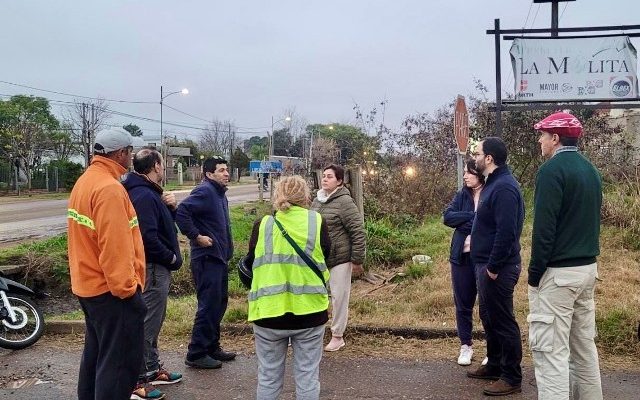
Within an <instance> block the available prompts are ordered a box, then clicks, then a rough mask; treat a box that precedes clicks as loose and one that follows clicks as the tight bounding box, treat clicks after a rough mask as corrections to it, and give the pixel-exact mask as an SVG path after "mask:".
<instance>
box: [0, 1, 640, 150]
mask: <svg viewBox="0 0 640 400" xmlns="http://www.w3.org/2000/svg"><path fill="white" fill-rule="evenodd" d="M565 6H566V8H565ZM560 12H561V13H562V16H561V19H560V26H561V27H568V26H593V25H630V24H636V23H638V22H639V21H638V15H640V1H639V0H608V1H602V0H577V1H572V2H568V3H561V4H560ZM550 15H551V6H550V5H549V4H542V5H538V4H534V5H532V0H483V1H480V0H466V1H462V0H458V1H452V0H385V1H382V0H323V1H316V0H297V1H293V0H272V1H267V0H227V1H195V0H194V1H191V0H183V1H175V0H173V1H163V0H153V1H152V0H146V1H118V0H111V1H86V0H85V1H62V0H60V1H50V0H42V1H26V0H25V1H18V0H16V1H9V0H5V1H2V3H1V4H0V29H1V35H0V48H1V49H2V59H1V62H0V80H1V81H6V82H12V83H17V84H21V85H28V86H32V87H36V88H42V89H47V90H52V91H58V92H65V93H71V94H80V95H84V96H92V97H93V96H96V97H102V98H107V99H122V100H134V101H149V102H154V103H152V104H127V103H117V104H116V103H113V104H112V105H111V108H112V109H113V110H117V111H121V112H125V113H129V114H133V115H136V116H141V117H146V118H151V119H159V118H160V105H159V103H158V102H159V97H160V86H161V85H163V86H164V88H165V90H166V91H167V92H169V91H174V90H179V89H181V88H183V87H186V88H188V89H189V91H190V94H189V95H187V96H181V95H177V94H176V95H173V96H170V97H168V98H166V99H165V104H167V105H170V106H172V107H175V108H177V109H179V110H182V111H184V112H187V113H189V114H192V115H194V116H197V117H201V118H204V119H211V118H217V119H220V120H227V119H229V120H232V121H234V122H235V124H236V125H237V126H239V127H241V132H244V134H243V135H242V137H248V136H250V135H251V133H252V132H259V134H262V135H264V134H265V133H266V131H267V130H269V129H270V128H269V126H270V124H271V116H275V118H276V119H280V118H282V117H283V116H284V115H283V112H284V110H286V109H290V108H294V107H295V109H296V111H297V113H298V114H300V115H301V116H303V117H304V118H306V119H307V120H308V121H309V122H310V123H331V122H341V123H349V122H354V115H355V114H354V111H353V106H354V104H355V103H358V104H359V105H360V106H361V108H362V109H363V110H364V111H368V110H370V109H371V108H372V107H373V106H374V104H377V103H379V102H380V101H382V100H384V99H386V100H387V101H388V103H387V107H386V113H385V122H386V123H387V125H389V126H390V127H391V128H397V127H398V126H399V125H400V122H401V121H402V119H403V117H404V116H406V115H408V114H412V113H416V112H432V111H433V110H435V109H437V108H438V107H440V106H442V105H444V104H445V103H447V102H449V101H451V100H452V99H454V98H455V96H456V95H457V94H463V95H468V94H470V93H471V92H472V91H473V79H474V78H479V79H481V80H482V81H483V82H484V83H485V84H486V85H487V86H488V87H489V88H490V89H491V91H492V93H491V95H492V96H494V95H495V93H494V92H493V90H494V87H495V69H494V47H493V46H494V43H493V37H492V36H489V35H486V34H485V31H486V30H487V29H490V28H493V20H494V18H500V19H501V24H502V27H503V28H522V27H524V26H525V22H526V27H527V28H530V27H538V28H542V27H549V26H550V20H551V17H550ZM634 42H635V41H634ZM509 46H510V42H504V41H503V43H502V58H503V61H504V64H503V79H502V84H503V87H505V86H508V87H507V89H508V90H509V91H512V90H513V89H512V86H513V77H512V73H511V68H510V66H509V64H508V58H509V57H508V50H509ZM636 46H638V44H637V43H636ZM23 93H26V94H35V95H40V96H44V97H47V98H50V99H55V100H64V101H69V100H71V99H72V98H71V97H68V96H63V95H59V94H52V93H45V92H38V91H35V90H30V89H25V88H21V87H16V86H12V85H8V84H6V83H0V94H2V95H13V94H23ZM165 93H166V92H165ZM2 98H3V99H6V97H2ZM61 107H62V106H59V105H56V106H54V108H53V109H54V112H55V113H56V114H58V115H60V114H61V111H62V108H61ZM164 121H175V122H181V123H187V124H189V125H197V126H202V125H203V124H205V122H203V121H201V120H198V119H194V118H191V117H189V116H186V115H182V114H179V113H177V112H175V111H173V110H170V109H167V108H165V109H164ZM129 122H132V123H135V124H137V125H139V126H140V127H141V128H142V129H143V131H144V132H145V134H156V135H157V134H158V132H159V124H158V123H156V122H152V121H140V120H135V119H132V118H125V117H121V116H117V117H116V116H114V117H112V118H111V120H110V123H112V124H126V123H129ZM165 128H167V130H168V131H169V132H170V133H172V134H173V133H181V132H182V133H186V134H188V135H190V136H191V137H192V138H194V139H197V131H196V130H188V129H181V128H175V127H167V126H165Z"/></svg>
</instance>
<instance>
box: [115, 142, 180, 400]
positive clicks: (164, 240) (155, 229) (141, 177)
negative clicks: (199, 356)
mask: <svg viewBox="0 0 640 400" xmlns="http://www.w3.org/2000/svg"><path fill="white" fill-rule="evenodd" d="M133 169H134V170H135V172H132V173H129V174H127V175H126V178H125V180H124V181H123V185H124V187H125V188H126V189H127V192H128V193H129V198H130V199H131V203H133V207H134V208H135V210H136V214H137V216H138V223H139V225H140V232H141V233H142V242H143V244H144V255H145V260H146V263H147V266H146V277H147V279H146V282H145V287H144V292H143V293H142V297H143V299H144V301H145V303H146V305H147V314H146V316H145V319H144V363H143V365H142V366H141V371H140V377H139V379H138V385H137V386H136V388H135V390H134V392H133V394H132V397H131V398H142V399H147V398H161V396H162V393H161V392H160V391H159V390H158V389H156V388H155V387H154V386H153V385H166V384H170V383H177V382H180V381H181V380H182V375H181V374H178V373H175V372H169V371H167V370H165V369H164V368H162V365H161V363H160V357H159V353H158V336H159V335H160V329H161V328H162V323H163V322H164V317H165V314H166V311H167V298H168V296H169V286H170V285H171V271H175V270H177V269H178V268H180V266H181V265H182V257H181V255H180V247H179V245H178V236H177V230H176V227H175V223H174V219H175V212H176V198H175V195H174V194H173V193H164V192H163V190H162V187H160V185H159V184H160V182H162V180H163V179H164V177H163V168H162V156H161V155H160V153H159V152H158V151H156V150H154V149H147V148H145V149H142V150H140V151H139V152H138V153H136V155H135V156H134V158H133Z"/></svg>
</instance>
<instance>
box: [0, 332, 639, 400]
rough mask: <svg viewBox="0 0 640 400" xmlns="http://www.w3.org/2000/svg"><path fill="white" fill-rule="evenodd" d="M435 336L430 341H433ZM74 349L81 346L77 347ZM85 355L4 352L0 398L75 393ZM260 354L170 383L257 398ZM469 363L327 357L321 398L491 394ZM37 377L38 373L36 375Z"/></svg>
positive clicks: (628, 384) (192, 392)
mask: <svg viewBox="0 0 640 400" xmlns="http://www.w3.org/2000/svg"><path fill="white" fill-rule="evenodd" d="M428 345H429V342H428V341H426V342H425V346H428ZM70 347H77V348H75V349H73V348H70ZM183 357H184V352H178V351H165V352H163V359H164V361H165V363H166V365H168V366H171V367H174V368H176V369H177V370H184V368H183V365H184V364H183ZM79 360H80V348H79V347H78V346H61V345H60V344H51V343H49V342H48V341H47V339H46V337H45V338H44V339H42V340H41V341H40V342H38V343H37V344H36V345H35V346H33V347H31V348H28V349H25V350H20V351H8V350H0V399H13V400H27V399H29V400H31V399H65V400H66V399H73V398H75V394H74V393H75V387H76V377H77V373H78V364H79ZM256 368H257V367H256V359H255V356H254V355H253V354H252V353H251V349H245V351H244V352H243V353H242V354H240V355H239V356H238V359H237V360H235V361H233V362H230V363H227V364H225V365H224V366H223V367H222V368H221V369H219V370H214V371H201V370H194V369H186V370H184V381H183V382H182V383H179V384H176V385H171V386H164V387H162V389H163V390H164V391H165V392H166V393H167V399H169V400H199V399H252V398H255V385H256ZM286 370H287V375H288V376H287V378H286V380H285V389H284V395H283V399H293V398H295V393H294V390H295V389H294V384H293V381H292V379H291V377H290V376H289V375H290V374H291V365H290V364H288V365H287V369H286ZM465 372H466V369H465V368H463V367H460V366H458V365H457V364H455V362H453V361H442V360H433V361H420V362H418V361H398V360H384V359H379V358H368V357H364V356H356V357H354V356H348V355H344V354H340V353H337V354H330V355H325V357H324V358H323V360H322V364H321V382H322V383H321V384H322V392H321V398H322V399H369V400H372V399H442V400H445V399H447V400H452V399H456V400H457V399H459V400H467V399H483V398H484V399H486V397H485V396H483V395H482V388H483V386H484V385H485V382H483V381H478V380H473V379H468V378H466V377H465ZM524 375H525V381H524V382H523V393H522V394H519V395H514V396H509V399H513V400H521V399H535V398H536V389H535V386H534V385H535V382H534V381H533V373H532V370H531V367H530V366H525V369H524ZM28 378H39V379H40V380H42V381H45V382H46V383H43V384H38V385H33V386H30V387H24V388H20V389H9V388H7V385H8V384H10V383H11V382H13V381H15V380H16V379H28ZM602 379H603V386H604V391H605V396H604V398H605V399H607V400H610V399H624V400H628V399H637V398H638V397H637V396H638V387H640V376H639V375H638V374H637V373H627V372H620V371H616V372H610V371H604V372H603V374H602ZM35 380H36V379H33V380H32V382H33V381H35Z"/></svg>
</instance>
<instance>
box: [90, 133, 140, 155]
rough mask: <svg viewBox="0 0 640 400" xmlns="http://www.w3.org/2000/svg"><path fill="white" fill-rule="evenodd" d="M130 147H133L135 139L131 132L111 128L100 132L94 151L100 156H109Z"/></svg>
mask: <svg viewBox="0 0 640 400" xmlns="http://www.w3.org/2000/svg"><path fill="white" fill-rule="evenodd" d="M129 146H133V138H132V137H131V134H130V133H129V132H127V131H125V130H124V129H122V128H109V129H103V130H101V131H100V132H98V134H97V135H96V140H95V143H94V145H93V151H94V152H96V153H99V154H107V153H111V152H112V151H116V150H120V149H124V148H125V147H129Z"/></svg>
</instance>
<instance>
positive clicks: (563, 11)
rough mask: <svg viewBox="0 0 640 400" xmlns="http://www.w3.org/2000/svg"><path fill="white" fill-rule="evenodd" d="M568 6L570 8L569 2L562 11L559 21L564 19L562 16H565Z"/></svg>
mask: <svg viewBox="0 0 640 400" xmlns="http://www.w3.org/2000/svg"><path fill="white" fill-rule="evenodd" d="M568 6H569V2H566V3H564V8H563V9H562V13H561V14H560V18H558V21H560V20H561V19H562V16H563V15H564V12H565V11H566V10H567V7H568Z"/></svg>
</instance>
